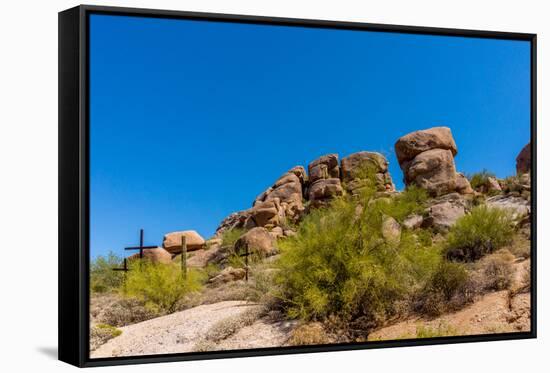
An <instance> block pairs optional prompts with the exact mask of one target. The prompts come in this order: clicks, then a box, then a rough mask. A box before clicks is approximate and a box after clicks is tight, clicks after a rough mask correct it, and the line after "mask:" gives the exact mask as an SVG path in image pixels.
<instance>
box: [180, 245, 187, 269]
mask: <svg viewBox="0 0 550 373" xmlns="http://www.w3.org/2000/svg"><path fill="white" fill-rule="evenodd" d="M181 273H182V274H183V279H184V280H186V279H187V244H186V242H185V236H181Z"/></svg>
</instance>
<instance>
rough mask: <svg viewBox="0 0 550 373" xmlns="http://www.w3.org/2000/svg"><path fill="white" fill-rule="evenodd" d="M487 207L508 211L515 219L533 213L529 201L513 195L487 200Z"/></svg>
mask: <svg viewBox="0 0 550 373" xmlns="http://www.w3.org/2000/svg"><path fill="white" fill-rule="evenodd" d="M486 203H487V206H489V207H494V208H499V209H503V210H507V211H509V212H510V213H511V214H512V217H513V218H514V219H519V218H522V217H525V216H528V215H529V214H530V212H531V205H530V203H529V201H528V200H527V199H525V198H523V197H518V196H513V195H498V196H493V197H489V198H487V201H486Z"/></svg>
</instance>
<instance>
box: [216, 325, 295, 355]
mask: <svg viewBox="0 0 550 373" xmlns="http://www.w3.org/2000/svg"><path fill="white" fill-rule="evenodd" d="M297 324H298V321H295V320H287V321H270V320H268V319H266V318H264V319H260V320H258V321H256V322H255V323H254V324H252V325H249V326H245V327H244V328H242V329H240V330H239V331H238V332H237V333H235V334H234V335H232V336H230V337H229V338H227V339H225V340H223V341H221V342H220V343H219V344H218V345H217V347H216V349H219V350H233V349H247V348H264V347H281V346H284V345H285V344H286V342H287V341H288V339H289V337H290V334H291V332H292V330H294V328H295V327H296V326H297Z"/></svg>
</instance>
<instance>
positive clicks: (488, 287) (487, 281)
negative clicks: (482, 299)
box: [475, 250, 515, 292]
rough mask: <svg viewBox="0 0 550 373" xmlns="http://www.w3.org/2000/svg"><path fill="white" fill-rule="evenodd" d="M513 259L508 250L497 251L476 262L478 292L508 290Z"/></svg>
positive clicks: (511, 275)
mask: <svg viewBox="0 0 550 373" xmlns="http://www.w3.org/2000/svg"><path fill="white" fill-rule="evenodd" d="M514 259H515V257H514V255H512V253H510V252H509V251H508V250H499V251H498V252H496V253H494V254H491V255H488V256H486V257H484V258H482V259H481V260H480V261H479V262H477V263H476V266H475V271H476V274H477V275H478V276H477V278H478V279H479V285H478V289H479V291H480V292H481V291H498V290H504V289H508V288H509V287H510V286H511V285H512V281H513V275H514V268H513V263H514Z"/></svg>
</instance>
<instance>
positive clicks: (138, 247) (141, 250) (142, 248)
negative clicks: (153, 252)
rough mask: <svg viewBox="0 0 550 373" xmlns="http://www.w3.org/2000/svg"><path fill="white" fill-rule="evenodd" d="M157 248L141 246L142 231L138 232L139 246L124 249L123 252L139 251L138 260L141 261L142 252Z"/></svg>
mask: <svg viewBox="0 0 550 373" xmlns="http://www.w3.org/2000/svg"><path fill="white" fill-rule="evenodd" d="M156 248H157V246H143V229H140V230H139V246H131V247H125V248H124V250H139V258H140V259H143V250H145V249H156Z"/></svg>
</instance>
